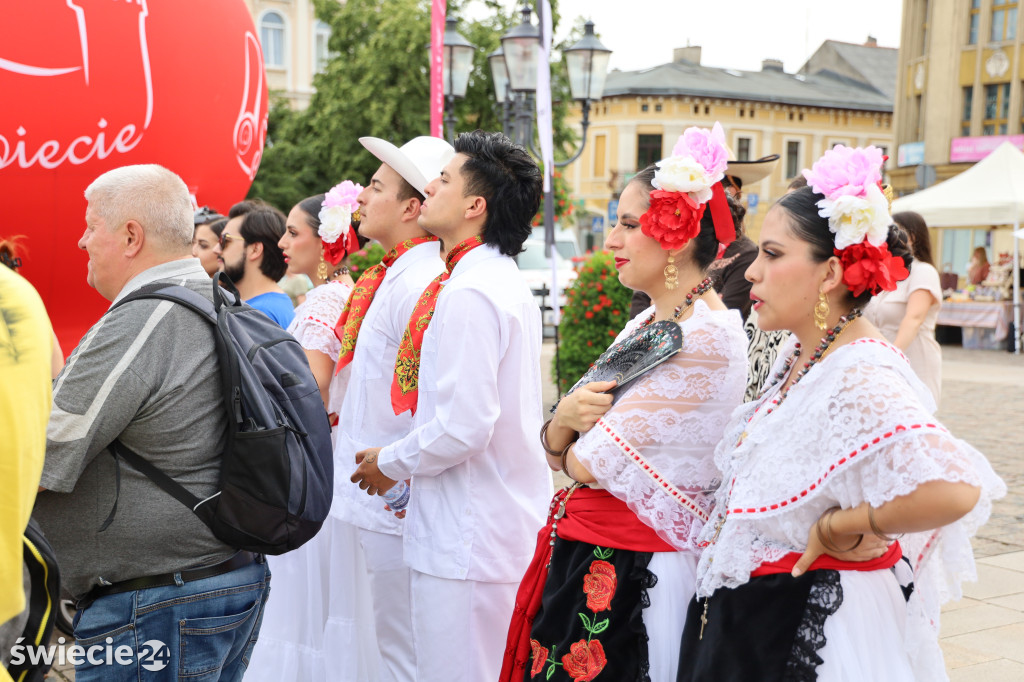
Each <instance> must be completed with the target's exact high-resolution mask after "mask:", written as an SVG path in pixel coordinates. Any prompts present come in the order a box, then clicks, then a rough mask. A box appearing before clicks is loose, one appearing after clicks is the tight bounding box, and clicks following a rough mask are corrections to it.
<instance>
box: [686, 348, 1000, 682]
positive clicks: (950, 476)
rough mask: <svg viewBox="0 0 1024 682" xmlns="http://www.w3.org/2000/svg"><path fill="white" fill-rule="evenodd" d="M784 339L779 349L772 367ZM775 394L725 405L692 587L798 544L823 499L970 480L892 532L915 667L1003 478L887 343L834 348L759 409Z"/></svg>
mask: <svg viewBox="0 0 1024 682" xmlns="http://www.w3.org/2000/svg"><path fill="white" fill-rule="evenodd" d="M793 344H794V342H793V341H791V342H790V343H789V344H787V346H788V347H787V348H785V349H783V350H782V351H781V352H780V354H779V360H778V362H777V363H776V369H775V371H777V369H778V367H779V366H781V363H782V362H784V359H785V358H786V357H788V355H789V353H790V352H791V351H792V346H793ZM777 391H778V389H777V388H776V389H775V390H773V391H771V392H769V394H767V395H766V396H764V397H763V398H762V399H761V400H760V401H757V402H756V403H747V404H746V405H744V406H742V407H740V408H739V409H737V410H736V411H735V412H734V413H733V416H732V419H731V420H730V424H729V426H728V428H726V429H725V438H724V439H723V440H722V442H721V443H720V444H719V446H718V448H717V449H716V452H715V462H716V464H717V465H718V466H719V468H720V469H721V470H722V477H723V480H726V481H728V482H729V483H728V484H727V485H723V486H721V487H720V488H719V490H718V492H717V493H716V499H715V504H716V507H715V513H714V515H713V516H714V518H715V519H716V520H719V519H721V518H722V516H723V514H724V515H725V518H726V522H725V523H724V525H722V526H721V530H720V532H719V533H718V536H717V538H715V526H716V525H717V524H712V523H709V524H707V525H706V526H705V528H704V531H703V533H702V536H701V538H700V542H701V543H702V544H706V545H707V547H706V549H705V551H704V553H703V555H702V556H701V559H700V564H699V567H698V578H697V594H698V595H699V596H706V595H709V594H711V593H712V592H714V591H715V590H716V589H718V588H720V587H736V586H738V585H741V584H743V583H745V582H747V581H748V580H749V579H750V573H751V572H752V571H753V570H754V569H755V568H757V567H758V566H759V565H761V564H763V563H767V562H771V561H777V560H778V559H781V558H782V557H783V556H784V555H786V554H788V553H790V552H802V551H803V550H804V549H806V542H807V535H808V532H809V531H810V528H811V527H812V525H813V524H814V523H815V521H816V520H817V519H818V517H819V516H821V514H822V513H823V512H824V511H825V510H826V509H827V508H829V507H831V506H833V505H839V506H841V507H843V508H850V507H855V506H857V505H858V504H861V503H862V502H865V501H866V502H868V503H870V504H871V505H872V506H876V507H877V506H880V505H882V504H884V503H886V502H888V501H889V500H892V499H893V498H895V497H900V496H903V495H907V494H909V493H911V492H913V491H914V490H915V489H916V488H917V487H918V486H920V485H922V484H923V483H927V482H930V481H937V480H942V481H952V482H966V483H970V484H971V485H975V486H978V487H980V488H981V491H982V492H981V498H980V500H979V502H978V504H977V505H976V506H975V508H974V509H973V510H972V511H971V512H970V513H969V514H967V515H966V516H965V517H964V518H962V519H960V520H959V521H957V522H955V523H952V524H950V525H948V526H945V527H943V528H941V529H939V530H937V531H933V532H929V533H916V534H910V535H908V536H906V537H905V538H904V539H903V540H901V544H902V545H903V547H904V554H905V555H906V556H907V557H908V558H910V560H911V562H912V564H913V568H914V572H915V588H916V591H915V593H914V596H913V597H912V598H911V602H910V604H909V605H908V613H909V617H908V621H907V646H908V649H909V650H910V651H911V652H912V654H913V656H914V658H915V660H918V661H921V662H922V665H925V663H924V661H926V660H927V659H928V658H929V657H931V656H933V655H934V653H935V651H936V647H937V644H936V642H937V639H936V637H937V631H938V623H939V607H940V605H941V604H942V603H943V602H944V601H947V600H949V599H957V598H959V596H960V594H961V591H960V584H961V582H962V581H963V580H965V579H973V578H974V576H975V568H974V555H973V552H972V549H971V544H970V537H971V536H972V535H974V533H975V532H976V531H977V529H978V528H979V527H980V526H981V525H982V524H984V522H985V521H986V520H987V519H988V517H989V515H990V513H991V508H992V500H993V499H995V498H998V497H1001V496H1002V495H1004V494H1005V492H1006V486H1005V484H1004V483H1003V482H1002V480H1000V479H999V477H998V476H997V475H996V474H995V472H994V471H993V470H992V467H991V466H990V465H989V463H988V461H987V460H986V459H985V457H984V456H983V455H982V454H981V453H980V452H978V451H977V450H975V449H974V448H973V447H971V446H970V445H969V444H967V443H966V442H964V441H962V440H960V439H958V438H955V437H954V436H952V435H951V434H950V433H949V432H948V431H947V430H946V429H945V428H943V427H942V425H941V424H939V423H938V422H936V421H935V419H934V416H933V415H932V414H931V410H930V408H929V405H930V404H931V394H930V393H929V391H928V389H927V388H926V387H925V386H924V384H922V383H921V382H920V380H919V379H918V378H917V377H916V375H914V373H913V371H912V370H911V368H910V365H909V364H908V363H907V361H906V359H905V358H904V357H903V355H902V354H901V353H899V352H898V351H897V350H896V349H895V348H893V347H892V346H891V345H889V344H887V343H884V342H879V341H876V340H873V339H863V340H859V341H856V342H854V343H851V344H847V345H846V346H842V347H840V348H838V349H837V350H836V351H835V352H833V353H832V354H830V355H829V356H828V357H826V358H825V359H824V360H822V361H821V363H819V365H818V366H816V367H814V368H813V369H812V370H811V371H810V372H809V373H808V374H807V375H806V376H805V377H804V378H803V379H802V380H801V381H800V382H799V383H798V384H795V385H794V386H793V387H792V389H790V391H789V394H788V396H787V397H786V399H785V401H783V402H782V403H781V404H780V405H778V406H776V407H775V409H774V411H773V412H772V413H770V414H766V412H767V410H766V409H763V408H764V406H766V405H768V404H769V403H770V402H771V401H772V400H773V399H774V398H775V395H776V394H777ZM741 435H742V436H744V437H743V438H741Z"/></svg>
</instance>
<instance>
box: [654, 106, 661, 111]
mask: <svg viewBox="0 0 1024 682" xmlns="http://www.w3.org/2000/svg"><path fill="white" fill-rule="evenodd" d="M654 110H655V111H659V112H660V111H661V105H660V104H655V105H654Z"/></svg>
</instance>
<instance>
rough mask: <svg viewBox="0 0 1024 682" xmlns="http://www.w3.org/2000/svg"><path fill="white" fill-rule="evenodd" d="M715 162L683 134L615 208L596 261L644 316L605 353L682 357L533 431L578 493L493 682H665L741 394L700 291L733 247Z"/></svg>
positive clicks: (533, 576) (717, 311)
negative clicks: (662, 333) (636, 300)
mask: <svg viewBox="0 0 1024 682" xmlns="http://www.w3.org/2000/svg"><path fill="white" fill-rule="evenodd" d="M727 159H728V156H727V155H726V151H725V146H724V134H723V133H722V129H721V126H719V125H717V124H716V125H715V127H714V129H713V130H710V131H709V130H703V129H700V128H690V129H688V130H686V131H685V132H684V133H683V135H682V137H681V138H680V139H679V142H677V144H676V145H675V149H673V152H672V156H670V157H669V158H667V159H665V160H663V161H660V162H658V164H656V165H654V166H650V167H648V168H646V169H645V170H643V171H641V172H640V173H638V174H637V175H636V176H635V177H634V178H633V179H632V180H630V182H629V184H628V185H627V186H626V188H625V189H624V190H623V192H622V196H621V198H620V199H619V208H618V217H617V221H616V224H615V225H614V226H613V227H612V229H611V231H610V232H609V233H608V235H607V237H606V239H605V247H606V248H608V249H610V250H611V251H612V252H613V253H614V254H615V267H616V268H617V269H618V272H619V281H620V282H622V284H623V285H625V286H627V287H630V288H632V289H636V290H639V291H643V292H644V293H646V294H648V295H649V296H650V298H651V301H652V302H653V305H651V306H650V307H648V308H647V309H646V310H644V311H643V312H642V313H640V314H639V315H638V316H636V317H635V318H634V319H633V320H632V321H631V322H630V323H629V324H628V325H627V326H626V329H625V330H624V331H623V332H622V333H621V334H619V337H618V338H617V339H616V340H615V342H614V343H613V345H612V352H614V349H615V348H616V347H619V348H622V346H621V345H620V342H622V341H624V340H626V339H632V340H634V341H635V340H636V339H637V338H638V336H636V335H638V334H643V333H645V330H653V329H657V328H659V327H660V328H664V329H667V330H672V331H676V332H681V335H682V349H681V350H680V351H679V352H677V353H675V354H674V355H672V356H671V357H670V358H668V359H667V360H666V361H665V362H663V363H661V364H660V365H657V366H656V367H654V368H653V369H650V370H649V371H647V372H646V373H644V374H643V375H642V376H640V377H639V378H638V379H636V380H635V381H634V382H633V383H631V384H629V385H627V386H623V387H622V388H621V389H620V390H619V392H618V393H617V394H616V395H615V396H614V399H613V396H612V395H611V393H610V392H611V390H612V388H613V387H614V386H615V384H614V382H611V381H606V382H590V383H587V384H585V385H582V386H579V387H577V388H576V389H575V390H573V391H570V392H569V393H568V394H567V395H566V396H565V397H564V398H562V400H561V401H560V402H559V404H558V406H557V408H556V410H555V415H554V417H553V418H552V419H551V421H549V422H548V423H547V424H546V425H545V426H544V428H543V429H542V430H541V435H540V439H541V444H542V445H543V447H544V449H545V450H546V451H547V453H548V464H549V465H550V466H551V468H552V469H555V470H559V469H561V470H562V471H564V472H565V473H566V475H568V476H569V477H570V478H572V479H574V480H575V481H576V482H577V483H576V484H575V485H574V486H571V487H569V488H567V489H565V490H563V491H562V492H560V493H559V494H558V495H557V496H556V498H555V500H554V501H553V503H552V518H551V519H550V520H549V524H550V525H549V526H548V527H546V528H545V529H543V530H542V531H541V533H540V535H539V536H538V551H537V553H536V554H535V555H534V559H533V563H531V565H530V568H529V569H528V570H527V573H526V576H525V577H524V578H523V581H522V583H521V585H520V587H519V592H518V594H517V596H516V610H515V612H514V614H515V615H514V616H513V621H512V625H511V627H510V628H509V640H508V647H507V648H506V655H505V662H504V663H505V664H504V666H503V668H502V675H501V677H500V678H499V679H500V680H502V681H508V682H511V681H512V680H516V681H517V682H518V681H522V680H524V679H531V678H536V677H537V676H538V675H540V674H541V673H542V672H543V675H544V677H543V679H547V680H552V681H555V680H557V681H563V680H581V679H587V680H589V679H594V677H595V676H596V675H598V674H600V676H599V677H597V679H598V680H603V679H608V680H641V679H649V680H658V681H662V680H671V679H674V678H675V675H676V668H677V666H678V664H679V638H680V636H681V634H682V626H683V614H684V612H685V609H686V604H687V603H688V602H689V601H690V600H691V599H692V597H693V584H694V576H695V573H694V571H695V569H696V566H697V559H698V555H699V552H700V548H699V547H698V546H697V545H696V542H695V541H696V538H697V536H698V535H699V533H700V530H701V528H702V526H703V524H704V522H705V521H706V520H707V518H708V511H709V510H710V502H711V495H710V492H711V491H712V490H714V488H715V486H716V485H717V470H716V469H715V464H714V461H713V460H712V452H713V451H714V447H715V445H716V444H717V443H718V440H719V439H720V438H721V436H722V428H723V427H724V425H725V423H726V420H727V418H728V415H729V413H730V412H732V410H733V409H735V408H736V407H737V406H738V405H739V404H740V402H741V400H742V396H743V389H744V386H745V385H746V375H747V362H746V337H745V336H744V334H743V330H742V323H741V320H740V315H739V313H738V312H737V311H735V310H728V309H727V308H726V306H725V304H724V303H723V302H722V300H721V299H720V297H719V296H718V294H717V293H716V292H715V290H714V289H713V288H712V286H711V280H710V278H709V277H708V276H707V270H708V265H710V264H711V262H712V261H713V260H714V259H715V256H716V255H717V254H718V250H719V244H726V245H727V244H728V243H730V242H731V241H732V240H733V239H735V238H736V226H735V222H734V217H733V213H732V212H731V211H730V210H729V205H728V199H727V197H726V194H725V190H724V188H723V187H722V185H721V182H720V180H721V178H722V174H723V173H724V170H725V164H726V161H727ZM650 325H656V326H655V327H651V326H650ZM674 325H678V327H674Z"/></svg>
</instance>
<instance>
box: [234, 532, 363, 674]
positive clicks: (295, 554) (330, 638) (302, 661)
mask: <svg viewBox="0 0 1024 682" xmlns="http://www.w3.org/2000/svg"><path fill="white" fill-rule="evenodd" d="M268 560H269V562H270V570H271V573H272V578H271V581H270V585H271V587H270V597H269V598H268V600H267V605H266V608H265V610H264V614H263V625H262V627H261V628H260V633H259V639H258V640H257V642H256V647H255V650H254V651H253V656H252V660H251V661H250V662H249V667H248V670H247V672H246V673H245V682H254V681H255V682H290V681H294V682H326V681H327V680H330V681H331V682H378V680H379V679H380V653H379V650H378V648H377V636H376V633H375V631H374V618H373V604H372V601H371V597H370V584H369V577H368V575H367V571H366V560H365V558H364V556H363V550H362V547H361V546H360V543H359V531H358V529H357V528H356V527H355V526H353V525H351V524H349V523H346V522H344V521H339V520H337V519H335V518H334V517H331V516H329V517H328V518H327V520H326V521H325V522H324V525H323V528H321V529H320V532H319V533H318V534H317V535H316V537H314V538H313V539H312V540H310V541H309V542H307V543H306V544H305V545H303V546H302V547H300V548H299V549H297V550H295V551H292V552H289V553H287V554H283V555H281V556H275V557H268Z"/></svg>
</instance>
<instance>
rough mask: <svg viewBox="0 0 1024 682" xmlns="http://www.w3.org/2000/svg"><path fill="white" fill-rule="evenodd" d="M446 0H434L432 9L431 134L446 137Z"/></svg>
mask: <svg viewBox="0 0 1024 682" xmlns="http://www.w3.org/2000/svg"><path fill="white" fill-rule="evenodd" d="M446 9H447V2H446V0H432V3H431V11H430V134H431V135H432V136H434V137H440V138H443V137H444V130H443V125H444V122H443V120H442V119H443V118H444V75H443V74H444V18H445V11H446Z"/></svg>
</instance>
